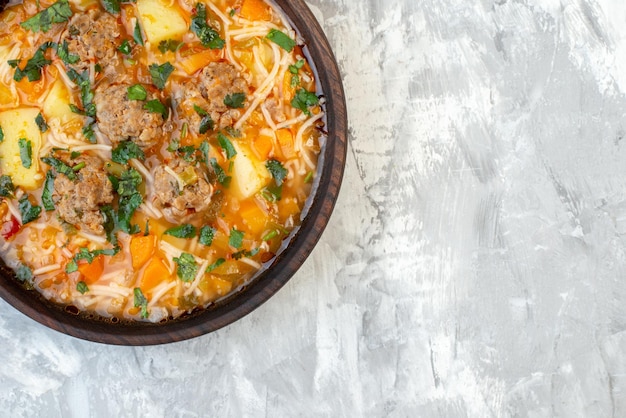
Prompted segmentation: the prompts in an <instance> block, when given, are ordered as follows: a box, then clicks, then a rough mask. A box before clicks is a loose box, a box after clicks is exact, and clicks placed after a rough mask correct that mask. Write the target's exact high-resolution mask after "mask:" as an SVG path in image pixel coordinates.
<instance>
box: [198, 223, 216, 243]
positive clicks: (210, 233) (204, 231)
mask: <svg viewBox="0 0 626 418" xmlns="http://www.w3.org/2000/svg"><path fill="white" fill-rule="evenodd" d="M214 237H215V228H213V227H210V226H203V227H202V228H201V229H200V244H202V245H205V246H207V247H208V246H210V245H211V244H212V243H213V238H214Z"/></svg>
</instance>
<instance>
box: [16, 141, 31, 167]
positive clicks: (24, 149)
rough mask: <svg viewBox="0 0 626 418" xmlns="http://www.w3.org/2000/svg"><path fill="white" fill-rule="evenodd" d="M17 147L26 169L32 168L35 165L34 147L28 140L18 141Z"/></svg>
mask: <svg viewBox="0 0 626 418" xmlns="http://www.w3.org/2000/svg"><path fill="white" fill-rule="evenodd" d="M17 146H18V147H19V149H20V160H21V161H22V166H23V167H24V168H30V167H31V166H32V165H33V145H32V143H31V142H30V141H29V140H28V139H26V138H20V139H19V140H18V141H17Z"/></svg>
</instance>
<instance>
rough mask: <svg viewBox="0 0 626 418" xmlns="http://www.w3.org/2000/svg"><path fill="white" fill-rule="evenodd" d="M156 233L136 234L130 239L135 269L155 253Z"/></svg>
mask: <svg viewBox="0 0 626 418" xmlns="http://www.w3.org/2000/svg"><path fill="white" fill-rule="evenodd" d="M155 239H156V236H155V235H152V234H150V235H145V236H144V235H134V236H133V237H132V238H131V239H130V256H131V259H132V261H133V269H135V270H137V269H138V268H140V267H141V266H143V265H144V264H146V261H148V260H149V259H150V257H152V254H154V246H155V244H156V243H155Z"/></svg>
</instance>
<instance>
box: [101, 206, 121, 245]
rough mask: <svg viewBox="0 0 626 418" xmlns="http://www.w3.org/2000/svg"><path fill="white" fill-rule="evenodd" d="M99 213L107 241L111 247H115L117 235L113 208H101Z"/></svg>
mask: <svg viewBox="0 0 626 418" xmlns="http://www.w3.org/2000/svg"><path fill="white" fill-rule="evenodd" d="M100 213H101V214H102V226H103V227H104V232H105V233H106V236H107V241H109V242H110V243H111V244H113V245H117V234H116V227H115V221H116V218H115V212H114V211H113V208H112V207H111V206H109V205H106V206H102V207H101V208H100Z"/></svg>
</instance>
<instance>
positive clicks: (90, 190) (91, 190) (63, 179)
mask: <svg viewBox="0 0 626 418" xmlns="http://www.w3.org/2000/svg"><path fill="white" fill-rule="evenodd" d="M82 162H84V163H85V166H84V167H83V168H82V169H80V170H79V171H78V173H77V177H78V178H77V179H76V180H70V179H69V178H68V177H67V176H66V175H64V174H58V175H57V177H56V179H55V180H54V191H53V193H52V199H53V201H54V205H55V208H56V210H57V213H58V215H59V217H60V218H61V219H63V220H64V221H65V222H68V223H70V224H72V225H79V226H80V227H82V228H85V229H87V230H88V231H90V232H95V233H96V234H101V233H102V232H103V231H104V228H103V226H102V223H103V218H102V214H101V213H100V206H102V205H107V204H109V203H111V202H112V201H113V185H112V184H111V182H110V181H109V178H108V177H107V173H106V171H105V170H104V164H103V162H102V160H100V159H99V158H97V157H90V156H81V157H78V158H77V159H76V160H74V161H73V164H75V165H76V164H80V163H82Z"/></svg>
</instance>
